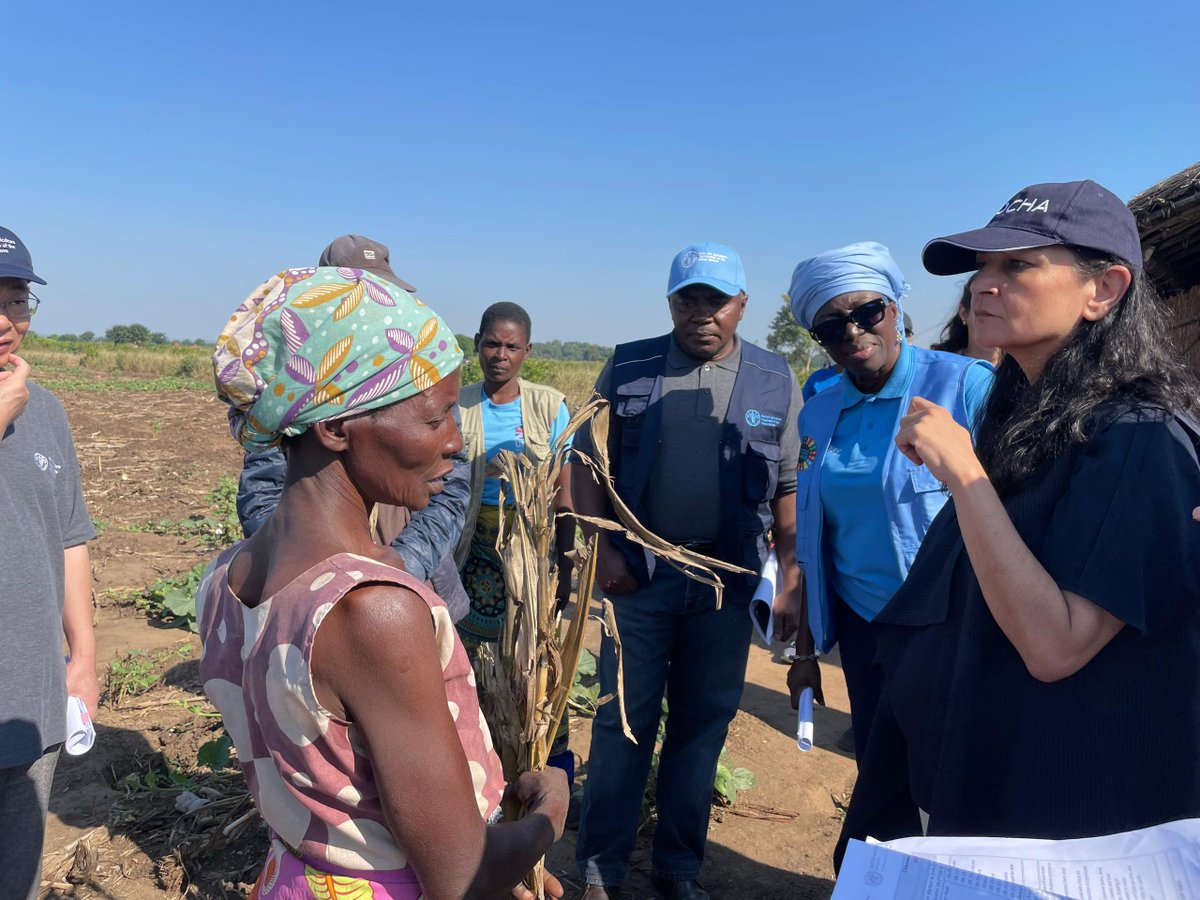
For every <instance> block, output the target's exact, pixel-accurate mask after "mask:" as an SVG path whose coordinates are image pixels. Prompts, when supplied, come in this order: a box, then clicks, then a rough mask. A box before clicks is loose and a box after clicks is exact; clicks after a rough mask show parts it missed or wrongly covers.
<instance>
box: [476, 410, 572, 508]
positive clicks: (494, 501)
mask: <svg viewBox="0 0 1200 900" xmlns="http://www.w3.org/2000/svg"><path fill="white" fill-rule="evenodd" d="M479 411H480V413H481V414H482V416H483V444H484V452H485V453H486V455H487V461H488V462H489V463H490V462H491V461H492V460H493V459H495V458H496V454H497V453H499V452H500V451H501V450H511V451H512V452H513V453H517V454H520V453H523V452H524V451H525V429H524V426H523V425H522V424H521V398H520V396H518V397H517V399H516V400H513V401H512V402H510V403H500V404H496V403H493V402H492V400H491V398H490V397H488V395H487V392H486V391H485V392H484V394H483V402H482V403H480V405H479ZM570 421H571V414H570V413H569V412H567V405H566V404H565V403H564V404H562V405H561V406H560V407H559V410H558V415H557V416H556V417H555V419H554V425H553V426H552V427H551V429H550V446H551V447H552V448H553V447H554V446H556V444H557V442H558V439H559V437H560V436H561V435H562V433H563V432H564V431H566V430H567V425H568V424H569V423H570ZM482 502H483V505H484V506H499V505H500V479H499V478H493V477H490V476H488V477H486V478H484V479H483V501H482Z"/></svg>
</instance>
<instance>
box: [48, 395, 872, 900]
mask: <svg viewBox="0 0 1200 900" xmlns="http://www.w3.org/2000/svg"><path fill="white" fill-rule="evenodd" d="M60 396H62V399H63V401H64V403H65V405H66V407H67V411H68V414H69V415H70V418H71V423H72V428H73V430H74V434H75V440H76V443H77V446H78V450H79V458H80V462H81V464H82V467H83V480H84V487H85V491H86V494H87V499H88V503H89V506H90V509H91V513H92V516H93V517H94V518H95V519H96V520H98V521H99V522H100V523H101V524H102V526H103V528H102V533H101V535H100V537H99V538H98V539H97V540H96V541H95V542H94V544H93V545H92V554H93V561H94V564H95V575H96V580H95V588H96V592H97V597H98V610H97V620H96V622H97V636H98V641H99V660H100V671H101V683H102V685H103V684H104V681H105V672H106V670H107V669H108V667H109V665H110V663H111V662H112V661H113V660H114V659H119V658H121V657H122V655H123V654H126V653H128V652H129V651H130V650H131V649H137V650H143V651H145V652H146V656H145V657H135V662H136V663H139V664H142V665H143V666H144V665H146V664H147V663H148V662H151V663H153V664H154V667H155V671H156V672H161V673H162V680H161V682H159V683H158V684H156V685H155V686H153V687H151V688H150V689H149V690H146V691H144V692H142V693H139V694H137V695H136V696H131V697H126V698H125V699H123V700H122V701H121V702H120V703H119V704H116V705H112V704H111V703H110V704H108V705H104V706H102V708H101V711H100V715H99V720H98V722H97V730H98V739H97V742H96V746H95V747H94V749H93V750H92V751H91V752H90V753H89V754H87V755H86V756H83V757H80V758H68V757H64V758H63V759H62V761H61V762H60V763H59V767H58V772H57V775H56V777H55V782H54V793H53V798H52V800H51V816H50V821H49V823H48V825H47V832H46V840H45V872H44V876H43V878H44V884H43V887H44V891H45V896H48V897H80V898H117V900H127V898H128V900H148V898H164V897H178V896H180V894H181V893H184V892H187V893H188V895H189V896H193V897H203V898H225V897H241V896H244V893H245V892H246V891H247V890H248V889H249V886H250V882H252V881H253V880H254V878H255V877H256V875H257V869H258V865H259V863H260V861H261V858H262V855H263V852H264V847H265V841H264V830H263V828H262V826H261V823H260V822H259V821H258V820H257V817H256V816H255V815H254V814H253V813H252V812H251V810H250V806H249V804H248V802H247V800H246V798H245V797H244V793H243V785H242V783H241V780H240V777H238V776H237V775H236V774H234V773H225V774H221V775H216V774H213V773H211V772H210V771H208V770H207V769H205V768H203V767H199V766H197V763H196V753H197V750H198V748H199V747H200V746H201V745H202V744H204V743H205V742H206V741H209V740H211V739H213V738H214V737H215V736H217V735H219V733H220V726H219V719H217V718H215V717H214V715H213V709H212V707H211V706H210V705H209V704H208V703H207V702H206V701H205V699H204V696H203V693H202V691H201V690H200V685H199V682H198V678H197V662H196V660H197V657H198V652H197V643H196V641H195V639H194V638H192V637H191V636H190V635H189V634H188V633H187V632H185V631H182V630H179V629H173V628H163V627H161V626H159V625H156V624H154V623H152V622H151V621H149V620H148V619H147V618H146V616H145V615H144V614H143V613H142V612H141V611H140V610H139V609H138V608H137V607H136V606H135V605H134V603H133V600H132V598H133V596H134V595H135V593H136V592H140V591H144V590H145V589H146V588H147V587H149V586H150V585H151V584H153V583H154V582H155V581H156V580H157V579H159V578H163V577H173V576H177V575H179V574H180V573H183V572H186V571H187V570H188V569H189V568H190V567H192V566H193V565H194V564H195V563H197V562H201V561H204V560H207V559H208V558H209V557H211V555H212V551H211V550H206V549H204V548H203V547H201V546H199V545H198V544H197V543H196V542H195V541H194V540H192V539H189V538H186V537H181V536H179V535H178V534H170V533H167V534H159V533H153V532H151V531H147V530H144V529H145V528H146V526H148V525H151V524H153V523H158V522H161V521H163V520H168V521H172V522H175V521H179V520H183V519H186V518H187V517H188V516H191V515H196V514H204V513H206V511H207V505H208V501H207V495H208V493H209V491H211V490H212V489H213V488H214V487H215V486H216V485H217V483H218V482H219V481H220V479H221V477H222V476H225V475H235V474H236V472H237V470H238V467H239V465H240V460H241V455H240V451H239V449H238V448H237V447H236V446H235V445H234V443H233V442H232V441H231V440H230V438H229V434H228V431H227V430H226V427H225V422H224V415H223V410H222V408H221V406H220V405H219V404H218V403H217V402H216V401H215V400H213V399H211V395H209V394H207V393H202V392H194V391H171V392H163V393H157V394H155V393H141V392H133V391H121V390H117V391H108V392H99V393H93V392H88V393H83V392H79V393H73V392H60ZM168 530H169V529H168ZM593 640H594V638H593ZM696 652H699V653H702V652H704V648H697V650H696ZM823 669H824V674H825V695H826V698H827V699H828V701H829V707H828V708H827V709H818V710H817V713H816V729H815V730H816V736H817V746H816V748H815V749H814V750H813V751H812V752H811V753H809V754H801V753H800V752H799V751H798V750H797V749H796V743H795V738H794V728H795V719H794V714H793V713H792V711H791V709H790V707H789V705H788V701H787V696H786V693H785V689H784V675H785V672H786V669H785V668H784V667H783V666H780V665H777V664H774V663H772V662H771V655H770V653H769V652H768V651H767V650H765V649H762V648H758V647H756V648H754V649H753V650H752V652H751V658H750V665H749V671H748V673H747V684H746V692H745V696H744V698H743V701H742V708H741V711H740V712H739V713H738V715H737V718H736V719H735V721H734V723H733V726H732V728H731V730H730V735H729V740H728V757H729V760H730V762H731V764H732V765H734V766H743V767H745V768H747V769H750V770H751V771H753V772H754V773H755V774H756V776H757V779H758V783H757V786H756V787H755V788H754V789H753V790H751V791H748V792H746V793H743V794H741V795H740V796H739V799H738V802H737V803H736V804H735V805H734V806H733V807H730V808H724V809H721V808H718V807H714V808H713V815H712V822H711V827H710V830H709V844H708V857H707V860H706V863H705V870H704V875H703V882H704V883H705V885H706V886H707V887H709V889H710V890H711V892H712V894H713V896H714V897H717V898H810V897H811V898H818V897H821V898H823V897H828V895H829V893H830V891H831V889H832V869H831V864H830V854H831V851H832V848H833V844H834V840H835V839H836V836H837V832H838V827H839V824H840V819H839V807H838V804H839V802H842V801H844V799H845V797H846V796H847V792H848V791H849V788H850V786H851V784H852V780H853V775H854V764H853V761H852V760H851V759H849V758H848V757H847V756H846V755H844V754H841V753H840V752H839V751H838V750H837V749H836V748H835V746H834V742H835V741H836V739H837V737H838V736H839V735H840V734H841V733H842V731H843V730H844V729H845V728H846V727H847V725H848V723H849V717H848V715H847V712H846V710H847V704H846V693H845V687H844V683H843V681H842V677H841V672H840V670H839V669H838V668H837V667H836V665H825V664H823ZM588 737H589V723H588V722H587V721H586V720H583V719H576V720H575V721H574V723H573V729H572V742H573V748H574V749H575V751H576V752H577V753H578V754H579V755H580V757H581V759H582V760H586V758H587V748H588ZM584 772H586V767H585V768H584ZM172 773H174V774H173V775H172ZM182 787H188V788H190V789H191V790H193V791H194V792H195V793H197V794H200V795H201V796H204V797H207V798H208V799H210V801H211V802H210V803H209V805H208V806H207V807H204V808H202V809H200V810H199V811H197V812H194V813H191V814H182V813H180V812H179V811H177V810H176V808H175V799H176V796H177V794H178V793H179V790H180V789H181V788H182ZM231 826H232V827H231ZM226 831H228V832H229V835H228V837H227V836H225V832H226ZM574 837H575V835H574V833H573V832H568V833H567V836H566V838H565V839H564V840H563V841H562V842H560V843H559V845H558V846H556V847H555V848H554V850H553V851H552V853H551V854H550V858H549V865H550V867H551V869H552V870H553V871H555V872H557V873H558V874H560V876H562V877H563V878H564V881H567V882H568V889H567V891H568V892H567V896H568V897H571V896H573V895H576V894H577V889H578V888H577V886H578V879H577V877H576V875H575V871H574V865H573V857H574V848H573V841H574ZM648 868H649V841H648V836H647V835H646V834H643V836H642V838H641V840H640V841H639V845H638V850H637V851H636V853H635V855H634V859H633V872H632V874H631V876H630V881H629V882H628V883H627V888H629V889H630V890H629V895H631V896H633V897H636V898H642V897H651V896H653V892H652V891H651V889H650V885H649V879H648V876H647V872H648Z"/></svg>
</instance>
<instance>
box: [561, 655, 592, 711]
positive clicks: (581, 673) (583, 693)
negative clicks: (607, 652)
mask: <svg viewBox="0 0 1200 900" xmlns="http://www.w3.org/2000/svg"><path fill="white" fill-rule="evenodd" d="M567 702H568V703H570V704H571V707H572V708H573V709H574V710H575V711H576V712H577V713H579V714H580V715H581V716H583V717H584V718H586V719H591V718H594V717H595V715H596V710H597V709H599V708H600V682H599V681H597V680H596V657H595V656H593V655H592V653H591V651H589V650H580V651H579V666H578V667H577V668H576V669H575V681H574V682H573V683H572V684H571V694H570V696H569V697H568V698H567Z"/></svg>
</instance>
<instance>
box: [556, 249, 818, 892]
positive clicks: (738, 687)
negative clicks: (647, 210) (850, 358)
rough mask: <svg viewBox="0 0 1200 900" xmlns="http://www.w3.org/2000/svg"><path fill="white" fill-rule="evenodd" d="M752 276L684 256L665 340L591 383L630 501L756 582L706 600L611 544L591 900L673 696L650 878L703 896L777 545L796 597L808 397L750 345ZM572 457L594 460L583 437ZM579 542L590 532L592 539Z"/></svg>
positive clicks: (623, 357) (603, 503)
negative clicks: (613, 629)
mask: <svg viewBox="0 0 1200 900" xmlns="http://www.w3.org/2000/svg"><path fill="white" fill-rule="evenodd" d="M746 300H747V296H746V279H745V273H744V271H743V269H742V262H741V259H740V258H739V257H738V254H737V252H736V251H734V250H733V249H731V248H729V247H725V246H723V245H721V244H717V243H714V242H707V243H703V244H696V245H693V246H690V247H685V248H684V249H683V250H681V251H680V252H679V253H678V254H677V255H676V257H675V260H674V262H673V263H672V264H671V273H670V278H669V280H668V286H667V304H668V308H669V310H670V313H671V321H672V323H673V329H672V331H671V333H669V334H665V335H661V336H659V337H653V338H648V339H646V340H640V341H634V342H632V343H628V344H622V345H620V346H618V347H617V348H616V350H615V351H614V352H613V356H612V358H611V359H610V360H609V361H608V363H607V364H606V365H605V367H604V370H603V371H602V372H601V373H600V377H599V379H598V380H597V382H596V390H597V392H598V393H599V394H600V395H601V396H603V397H604V398H606V399H607V400H608V401H609V402H610V403H611V408H610V416H609V436H608V452H609V456H610V459H611V462H612V475H613V480H614V486H615V488H616V491H617V493H618V495H619V496H620V497H621V499H622V500H623V502H624V503H625V504H626V505H628V506H629V508H630V509H632V510H633V512H634V514H635V515H636V516H637V517H638V518H639V519H640V520H641V522H642V523H643V524H645V525H646V526H647V527H648V528H650V529H651V530H652V531H654V532H655V533H657V534H659V535H661V536H662V537H664V538H666V539H667V540H669V541H672V542H673V543H676V544H680V545H683V546H686V547H688V548H690V549H692V550H695V551H697V552H700V553H703V554H705V555H707V556H711V557H714V558H717V559H720V560H722V561H724V562H727V563H732V564H734V565H736V566H739V567H741V568H743V569H747V570H749V571H750V572H751V573H753V574H748V575H742V574H729V573H726V574H725V575H724V576H723V582H724V587H725V590H724V597H723V602H722V606H721V608H720V609H717V608H716V606H717V605H716V596H715V593H714V591H713V590H712V588H710V587H708V586H706V585H704V584H702V583H700V582H698V581H693V580H691V579H689V578H687V577H686V576H685V575H683V574H682V573H680V572H679V571H677V570H676V569H675V568H673V567H672V566H671V565H669V564H667V563H666V562H663V561H661V560H656V559H655V558H654V557H652V556H650V555H648V554H647V553H646V552H645V551H644V550H643V549H642V548H641V547H639V546H637V545H635V544H633V543H631V542H630V541H628V540H626V539H625V538H624V536H623V535H619V534H615V533H612V532H603V533H602V534H601V537H600V558H599V561H598V567H597V575H596V583H597V586H598V589H599V590H600V592H601V593H602V594H603V595H604V596H607V597H610V598H611V599H612V601H613V605H614V610H615V613H616V618H617V626H618V630H619V632H620V639H621V645H622V651H623V654H624V658H623V665H622V672H623V679H624V683H623V688H624V705H625V710H626V713H627V716H628V720H629V726H630V728H631V730H632V731H633V734H634V736H635V737H636V739H637V743H636V744H634V743H632V742H631V741H629V740H628V739H626V737H625V736H624V734H623V733H622V729H621V722H620V712H619V710H618V706H617V704H616V703H607V704H605V705H603V706H601V707H600V711H599V713H598V715H597V716H596V719H595V721H594V723H593V725H592V746H591V753H590V755H589V760H588V778H587V786H586V790H585V794H584V801H583V815H582V819H581V827H580V832H579V843H578V845H577V852H576V860H577V863H578V865H579V870H580V873H581V874H582V876H583V878H584V879H585V881H586V882H587V885H588V886H587V888H586V890H585V892H584V894H583V896H584V898H585V900H605V898H610V897H616V896H618V893H619V886H620V885H621V883H622V881H623V880H624V878H625V875H626V872H627V870H628V867H629V856H630V853H631V852H632V850H633V846H634V841H635V839H636V836H637V829H638V818H639V813H640V810H641V804H642V796H643V793H644V790H645V786H646V780H647V777H648V773H649V767H650V758H651V753H652V752H653V749H654V744H655V736H656V732H657V729H658V722H659V716H660V713H661V709H662V699H663V695H664V692H665V693H666V695H667V699H668V704H669V707H670V709H669V713H668V716H667V725H666V735H665V739H664V741H663V747H662V752H661V754H660V756H659V766H658V778H657V782H656V784H657V792H656V802H657V808H658V827H657V829H656V830H655V834H654V852H653V860H652V868H653V872H652V875H653V879H654V884H655V887H656V888H657V889H658V891H659V893H660V894H662V896H663V897H666V898H704V897H707V896H708V894H707V893H705V891H704V890H703V889H702V888H701V887H700V886H699V884H698V883H697V879H698V877H699V875H700V868H701V864H702V863H703V860H704V845H705V840H706V837H707V831H708V810H709V805H710V803H711V800H712V791H713V776H714V774H715V772H716V766H717V757H718V756H719V755H720V753H721V748H722V746H723V745H724V743H725V735H726V732H727V731H728V728H729V723H730V722H731V721H732V719H733V716H734V714H735V713H736V712H737V708H738V704H739V702H740V701H741V697H742V686H743V683H744V681H745V675H746V659H747V656H748V653H749V646H750V631H751V624H750V617H749V615H748V614H747V604H748V603H749V600H750V597H751V595H752V594H753V592H754V588H755V586H756V585H757V583H758V580H759V576H758V573H759V571H760V569H761V568H762V565H763V563H764V561H765V560H766V557H767V552H768V542H769V540H770V539H771V536H772V534H771V533H773V537H774V541H775V545H776V550H777V552H778V555H779V569H780V572H781V573H783V574H782V576H781V590H782V591H792V592H798V587H799V584H798V582H799V576H798V570H797V567H796V562H795V530H796V518H795V517H796V512H795V504H794V503H793V500H792V497H791V496H790V495H791V494H793V493H794V492H795V490H796V465H797V461H798V457H799V439H798V436H797V433H796V427H795V422H796V417H797V415H798V414H799V411H800V405H801V401H800V388H799V386H798V385H797V383H796V377H795V375H794V374H793V373H792V371H791V369H790V368H789V367H788V364H787V362H786V361H785V360H784V359H783V357H781V356H778V355H777V354H774V353H770V352H768V351H766V350H762V349H760V348H759V347H756V346H754V345H753V344H749V343H746V342H745V341H742V340H741V339H740V338H739V337H738V336H737V326H738V323H739V322H741V320H742V315H743V313H744V311H745V309H746ZM575 446H576V447H577V448H579V449H581V450H582V451H584V452H585V453H591V452H592V449H593V447H594V445H593V444H592V436H591V433H590V431H589V430H587V429H584V430H582V431H580V432H579V434H578V435H577V436H576V443H575ZM572 485H573V490H572V493H573V496H574V500H575V509H576V511H578V512H580V513H583V514H584V515H591V516H604V515H608V516H610V517H611V516H612V514H613V513H612V508H611V506H610V504H609V502H608V498H607V494H606V492H605V491H604V489H603V488H602V487H601V486H600V485H599V484H597V483H596V481H595V480H594V479H593V478H592V477H591V475H590V473H589V472H586V471H579V472H577V473H576V475H575V477H574V478H573V479H572ZM584 528H585V530H586V529H588V526H586V525H585V526H584ZM616 683H617V660H616V653H615V648H614V645H613V641H612V640H611V638H609V637H605V638H604V640H603V642H602V644H601V648H600V685H601V693H602V694H610V693H612V692H613V691H615V689H616Z"/></svg>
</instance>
